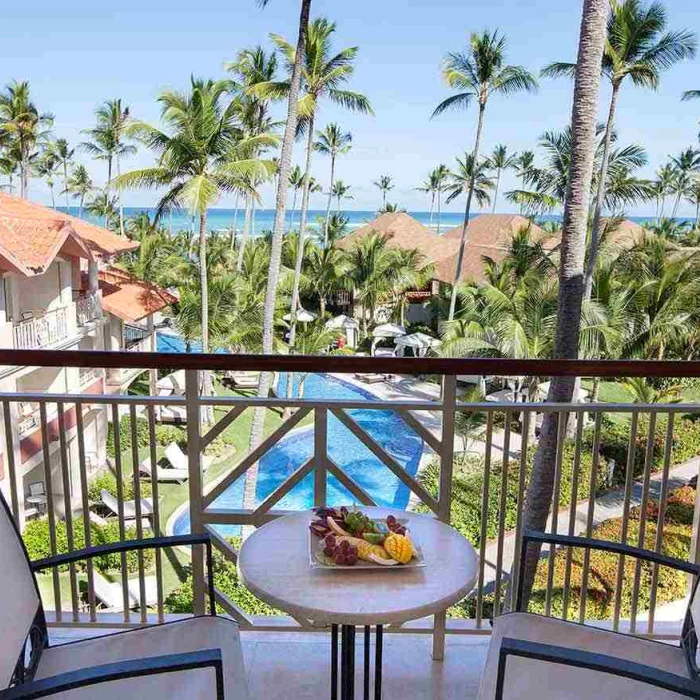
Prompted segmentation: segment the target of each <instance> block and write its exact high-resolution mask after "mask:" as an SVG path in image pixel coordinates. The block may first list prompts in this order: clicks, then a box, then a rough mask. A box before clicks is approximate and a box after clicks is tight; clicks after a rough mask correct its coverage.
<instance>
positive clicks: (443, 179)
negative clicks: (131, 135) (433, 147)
mask: <svg viewBox="0 0 700 700" xmlns="http://www.w3.org/2000/svg"><path fill="white" fill-rule="evenodd" d="M432 174H433V177H434V178H435V185H436V187H437V193H436V197H435V198H436V199H437V235H438V236H439V235H440V226H441V223H442V222H441V214H442V193H443V192H444V191H445V188H446V186H447V180H448V178H449V177H450V170H449V168H448V167H447V166H446V165H445V164H444V163H440V165H438V166H437V168H435V170H433V173H432Z"/></svg>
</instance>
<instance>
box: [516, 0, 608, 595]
mask: <svg viewBox="0 0 700 700" xmlns="http://www.w3.org/2000/svg"><path fill="white" fill-rule="evenodd" d="M609 8H610V3H609V0H584V2H583V16H582V20H581V30H580V39H579V48H578V60H577V64H576V65H577V67H576V79H575V83H574V102H573V109H572V115H571V132H572V145H571V166H570V168H569V183H568V187H567V194H566V205H565V207H564V222H563V227H562V247H561V261H560V267H559V303H558V309H557V328H556V336H555V343H554V357H555V358H576V357H577V356H578V343H579V333H580V328H581V308H582V305H583V291H584V289H583V271H584V270H583V268H584V257H585V247H586V227H587V221H588V208H589V204H590V194H591V181H592V178H593V161H594V153H595V140H596V134H595V131H596V117H597V113H598V98H599V92H600V76H601V71H600V65H601V62H602V60H603V48H604V46H605V38H606V23H607V17H608V11H609ZM574 385H575V378H574V377H554V378H553V379H552V382H551V385H550V389H549V396H548V397H547V400H548V401H550V402H562V403H569V402H570V401H571V399H572V396H573V391H574ZM557 437H558V436H557V416H556V415H554V414H551V413H550V414H547V415H546V416H545V418H544V421H543V424H542V430H541V432H540V441H539V445H538V448H537V453H536V455H535V460H534V465H533V469H532V476H531V478H530V483H529V485H528V489H527V495H526V498H525V513H524V522H523V528H524V530H544V529H545V527H546V524H547V517H548V515H549V510H550V505H551V503H552V492H553V489H554V465H555V461H556V452H557ZM539 556H540V546H539V545H534V544H533V545H531V546H530V547H529V549H528V551H527V556H526V561H525V568H524V570H523V571H522V572H521V576H522V581H521V583H522V584H523V594H524V597H523V600H524V601H525V603H527V601H528V600H529V597H530V592H531V590H532V584H533V581H534V577H535V572H536V570H537V564H538V561H539ZM515 566H517V563H516V564H515Z"/></svg>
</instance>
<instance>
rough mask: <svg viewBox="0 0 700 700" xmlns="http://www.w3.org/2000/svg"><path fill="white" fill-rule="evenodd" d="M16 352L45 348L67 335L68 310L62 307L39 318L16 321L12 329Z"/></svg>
mask: <svg viewBox="0 0 700 700" xmlns="http://www.w3.org/2000/svg"><path fill="white" fill-rule="evenodd" d="M12 334H13V339H14V347H15V349H16V350H34V349H39V348H46V347H48V346H50V345H54V344H55V343H58V342H60V341H61V340H65V339H66V338H67V337H68V334H69V324H68V308H67V307H65V306H62V307H60V308H58V309H53V310H52V311H47V312H46V313H43V314H41V315H40V316H33V317H31V318H27V319H23V320H21V321H17V322H15V324H14V327H13V329H12Z"/></svg>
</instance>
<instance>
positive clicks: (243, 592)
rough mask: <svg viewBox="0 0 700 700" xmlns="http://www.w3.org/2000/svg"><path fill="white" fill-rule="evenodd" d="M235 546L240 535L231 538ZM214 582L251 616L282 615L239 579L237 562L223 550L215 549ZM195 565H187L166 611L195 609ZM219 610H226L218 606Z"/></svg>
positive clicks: (170, 596) (230, 540)
mask: <svg viewBox="0 0 700 700" xmlns="http://www.w3.org/2000/svg"><path fill="white" fill-rule="evenodd" d="M229 542H230V543H231V544H232V545H233V546H234V547H236V548H238V547H240V544H241V539H240V537H232V538H229ZM214 583H215V585H216V587H217V588H218V589H219V590H220V591H221V592H222V593H224V594H226V596H228V598H230V599H231V600H232V601H233V602H234V603H236V605H238V606H239V607H240V608H241V609H242V610H243V611H244V612H246V613H248V614H249V615H283V614H284V613H282V612H280V611H279V610H275V608H273V607H272V606H270V605H268V604H267V603H264V602H263V601H262V600H260V599H259V598H256V597H255V596H254V595H253V594H252V593H251V592H250V591H249V590H248V589H247V588H246V587H245V586H244V585H243V584H242V583H241V582H240V580H239V578H238V570H237V569H236V565H235V564H232V563H231V562H230V561H229V560H228V559H226V558H225V557H224V555H223V554H221V552H218V551H216V550H214ZM193 609H194V608H193V591H192V567H191V565H188V566H187V567H186V576H185V580H184V581H183V582H182V583H181V584H180V586H178V588H176V589H175V590H174V591H172V592H171V593H170V594H169V595H168V596H167V597H166V599H165V612H167V613H173V614H186V613H192V611H193ZM217 612H219V613H225V612H226V611H225V610H224V609H223V608H221V607H220V606H219V605H217Z"/></svg>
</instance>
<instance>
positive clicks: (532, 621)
mask: <svg viewBox="0 0 700 700" xmlns="http://www.w3.org/2000/svg"><path fill="white" fill-rule="evenodd" d="M503 637H511V638H514V639H523V640H527V641H531V642H539V643H541V644H554V645H556V646H561V647H567V648H570V649H580V650H581V651H589V652H594V653H596V654H605V655H607V656H614V657H616V658H619V659H625V660H627V661H634V662H637V663H640V664H645V665H647V666H654V667H655V668H658V669H662V670H664V671H669V672H671V673H675V674H677V675H679V676H684V677H685V678H687V677H688V672H687V670H686V666H685V659H684V656H683V651H682V650H681V649H680V648H679V647H678V646H671V645H670V644H662V643H660V642H653V641H651V640H648V639H639V638H637V637H630V636H627V635H623V634H617V633H616V632H608V631H605V630H600V629H594V628H592V627H584V626H583V625H578V624H576V623H573V622H562V621H561V620H555V619H552V618H547V617H542V616H540V615H531V614H527V613H510V614H508V615H503V616H501V617H498V618H496V620H494V624H493V633H492V636H491V644H490V646H489V651H488V655H487V657H486V666H485V668H484V674H483V676H482V678H481V685H480V687H479V695H478V698H479V700H493V698H495V697H496V677H497V673H498V654H499V650H500V646H501V639H503ZM682 697H683V696H681V695H678V694H677V693H670V692H666V691H664V690H661V689H660V688H656V687H654V686H651V685H647V684H645V683H641V682H639V681H631V680H628V679H625V678H618V677H615V676H613V675H610V674H605V673H600V672H597V671H590V670H587V669H580V668H573V667H572V666H564V665H562V664H552V663H547V662H545V661H533V660H532V659H525V658H520V657H514V656H509V657H508V660H507V663H506V676H505V688H504V693H503V698H504V700H510V698H519V699H521V700H523V699H525V698H535V699H536V700H547V698H552V699H554V698H556V699H557V700H581V699H582V698H591V699H592V700H601V698H605V700H629V698H634V700H644V699H645V698H654V699H655V700H656V699H659V698H668V699H669V700H670V699H671V698H682Z"/></svg>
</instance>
